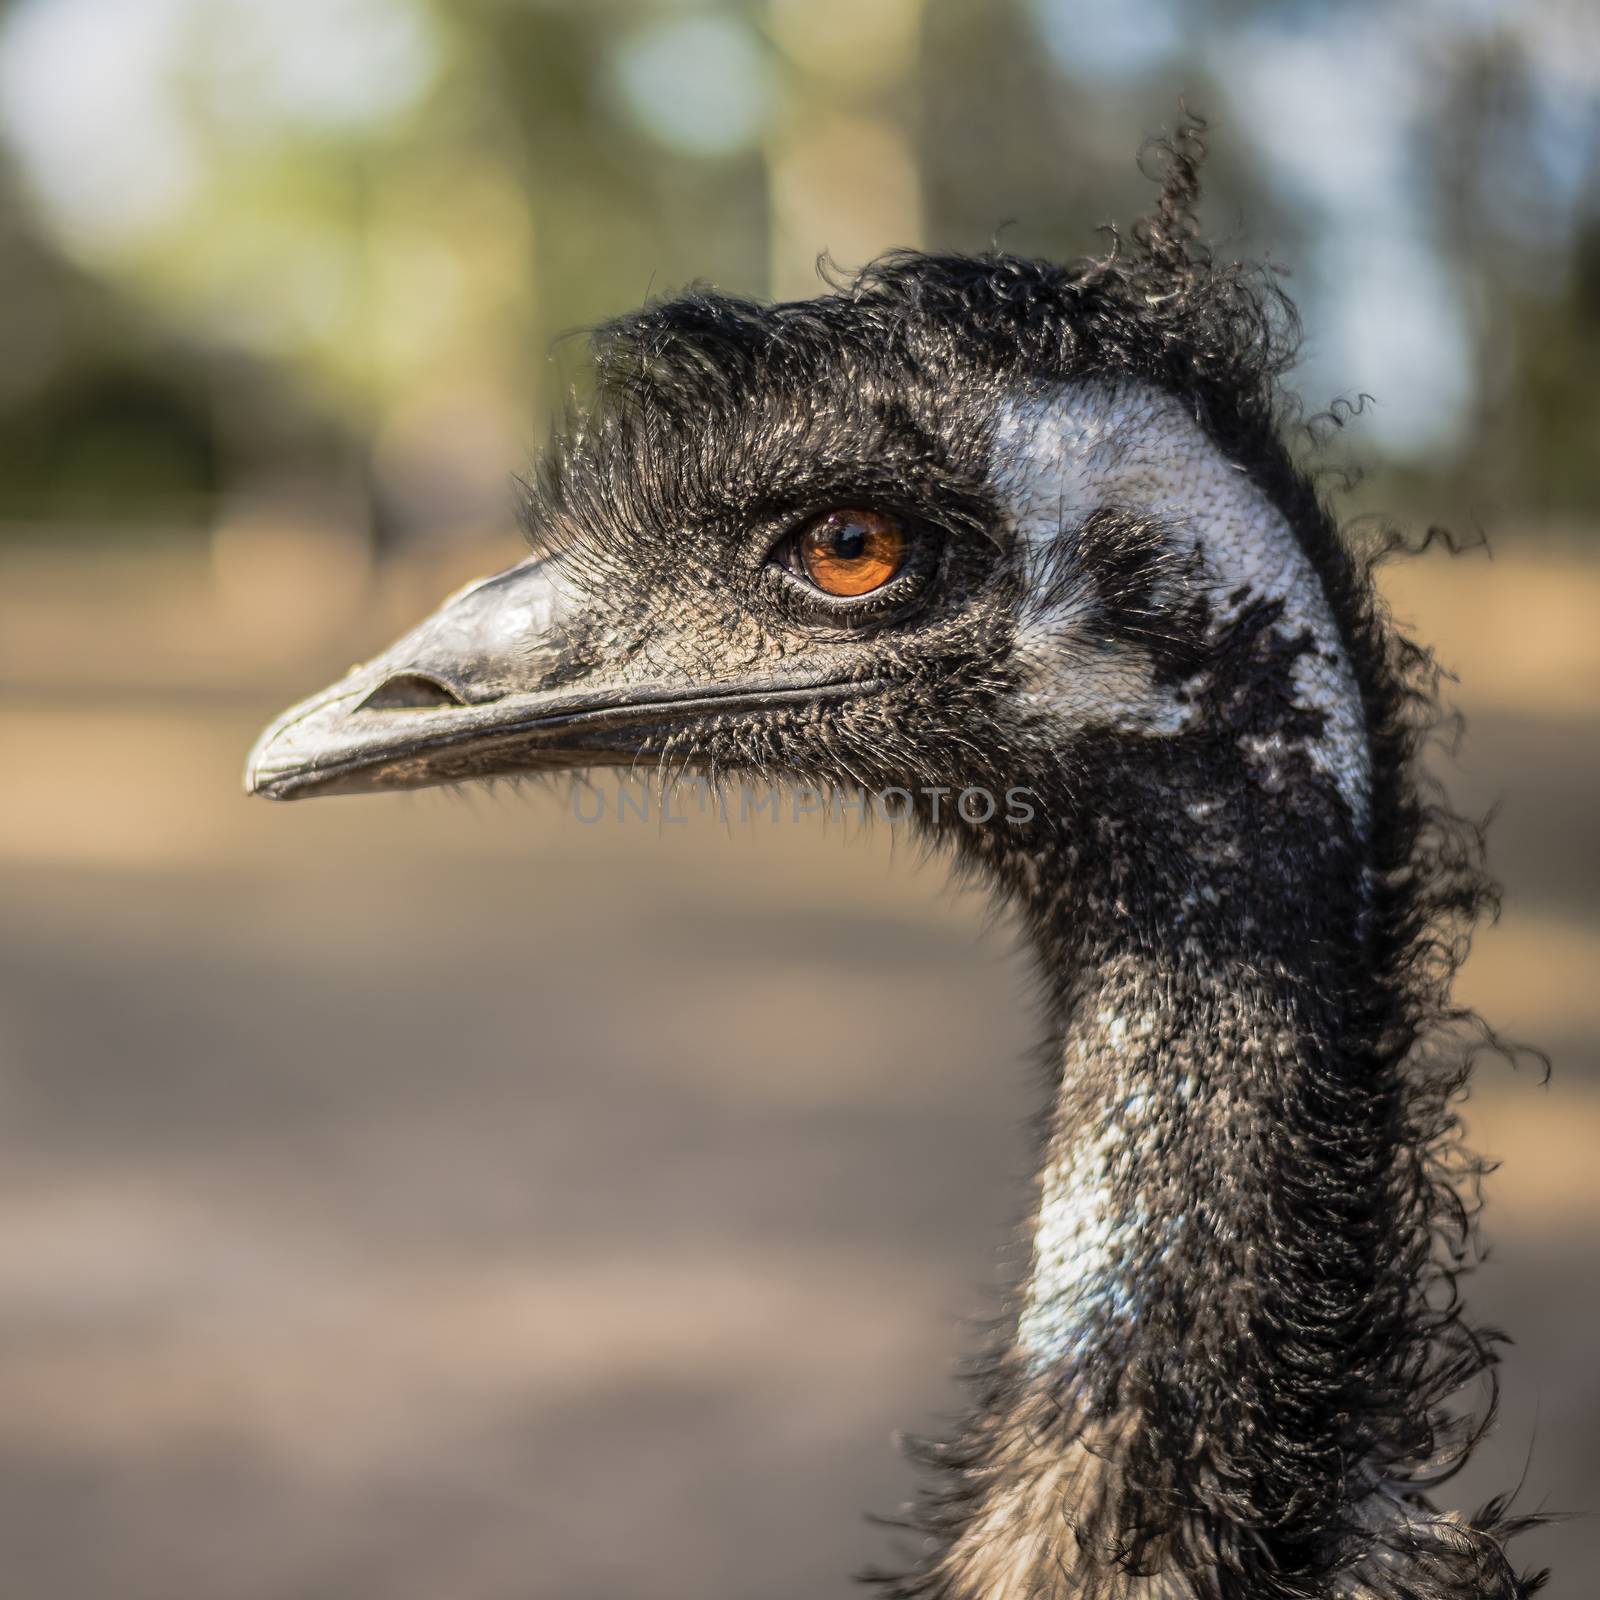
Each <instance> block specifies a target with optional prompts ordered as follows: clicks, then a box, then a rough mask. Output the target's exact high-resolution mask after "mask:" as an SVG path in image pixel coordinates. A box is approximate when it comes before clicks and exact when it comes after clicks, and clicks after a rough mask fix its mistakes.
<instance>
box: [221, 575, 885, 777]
mask: <svg viewBox="0 0 1600 1600" xmlns="http://www.w3.org/2000/svg"><path fill="white" fill-rule="evenodd" d="M564 577H565V575H564V574H563V571H562V567H561V563H560V561H559V559H557V560H528V561H524V562H521V563H520V564H519V565H517V566H514V567H512V568H510V569H509V570H507V571H505V572H502V573H501V574H500V575H499V576H498V577H494V578H489V579H486V580H485V581H484V582H482V583H478V584H474V585H472V586H470V587H469V588H466V589H463V590H462V591H461V592H460V593H459V594H457V595H455V596H454V597H452V598H451V599H450V600H448V601H446V602H445V604H444V605H443V606H441V607H440V608H439V610H438V611H436V612H435V613H434V614H433V615H432V616H431V617H429V618H428V619H427V621H425V622H424V623H422V624H421V625H420V626H419V627H417V628H415V629H413V630H412V631H411V632H410V633H408V634H407V635H406V636H405V637H404V638H403V639H401V640H400V641H399V642H398V643H396V644H394V645H393V646H391V647H390V648H389V649H388V650H386V651H384V653H383V654H382V655H380V656H377V657H375V658H374V659H373V660H371V661H369V662H367V664H366V665H365V666H361V667H357V668H355V669H354V670H353V671H351V672H350V673H349V675H348V676H346V677H345V678H343V679H341V680H340V681H339V682H338V683H335V684H333V685H332V686H331V687H330V688H327V689H324V690H323V691H322V692H321V693H320V694H316V695H313V696H312V697H311V698H310V699H309V700H303V701H301V702H300V704H299V705H297V706H294V707H291V709H290V710H288V711H286V712H285V713H284V714H283V715H282V716H281V717H279V718H278V720H277V721H276V722H274V723H273V724H272V725H271V726H270V727H269V728H268V729H267V730H266V732H265V733H263V734H262V735H261V737H260V739H258V740H257V741H256V746H255V749H254V750H252V751H251V752H250V759H249V762H248V764H247V766H246V768H245V778H244V786H245V789H246V791H247V792H248V793H250V794H260V795H266V796H267V797H268V798H270V799H273V800H298V799H301V798H303V797H308V796H312V795H322V794H359V793H369V792H372V791H375V790H385V789H413V788H423V787H426V786H428V785H430V784H439V783H459V782H464V781H466V780H469V779H472V778H483V777H491V776H494V775H496V774H500V773H511V772H549V771H555V770H559V769H562V768H572V767H586V766H605V765H619V764H626V763H627V762H630V761H632V760H633V759H635V758H636V757H637V756H638V755H639V754H640V752H641V750H642V749H643V748H644V746H645V745H646V743H647V742H648V741H649V740H650V738H651V737H652V736H657V737H658V738H659V737H661V736H664V735H666V734H669V733H671V732H673V731H674V730H679V731H681V730H683V729H687V728H692V727H693V725H694V724H695V722H696V721H697V720H701V719H704V718H707V717H710V716H717V717H726V716H728V715H729V714H730V713H732V714H737V713H740V712H749V711H756V710H766V709H770V708H775V707H778V706H781V705H784V704H792V703H794V702H797V701H801V702H803V701H808V700H814V699H816V698H819V697H821V696H826V695H827V694H828V693H829V692H830V691H833V692H837V691H839V690H847V691H859V690H862V689H865V688H869V687H871V685H867V684H862V683H844V682H839V681H837V680H835V681H833V682H829V681H827V680H825V679H824V678H823V677H822V676H820V675H819V676H817V677H808V676H805V675H801V674H789V675H786V676H785V677H784V678H783V679H778V678H776V677H759V676H745V675H741V676H740V678H739V679H738V680H737V681H733V682H718V681H707V680H705V679H701V680H700V681H693V680H687V679H686V680H684V681H670V682H669V681H666V680H663V679H659V678H641V677H640V676H639V675H638V674H637V672H635V673H633V674H632V675H631V676H629V675H627V667H628V664H627V663H626V662H625V661H618V662H615V663H610V664H607V663H605V662H601V663H599V664H598V665H595V664H593V663H589V664H586V665H585V666H584V667H583V668H576V667H575V664H574V662H573V660H572V655H571V649H570V640H571V639H572V638H573V637H574V629H573V626H572V625H573V624H574V623H575V622H576V623H579V624H581V622H582V620H583V611H584V607H585V602H584V598H583V596H582V594H581V593H579V592H577V591H575V590H574V589H573V587H572V585H571V583H570V579H567V580H566V581H564Z"/></svg>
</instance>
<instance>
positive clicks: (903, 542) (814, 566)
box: [795, 510, 911, 597]
mask: <svg viewBox="0 0 1600 1600" xmlns="http://www.w3.org/2000/svg"><path fill="white" fill-rule="evenodd" d="M795 548H796V554H797V555H798V557H799V561H800V567H801V569H802V571H804V573H805V575H806V576H807V577H808V578H809V579H810V580H811V581H812V582H813V583H814V584H816V586H817V587H818V588H819V589H820V590H822V592H823V593H824V594H832V595H839V596H841V597H848V596H850V595H858V594H870V593H871V592H872V590H874V589H881V588H882V587H883V586H884V584H886V583H887V582H888V581H889V580H890V579H891V578H892V577H893V576H894V575H895V574H896V573H897V572H898V571H899V570H900V569H901V567H903V566H904V565H905V560H906V556H907V555H908V554H909V552H910V549H911V541H910V540H909V539H908V538H906V535H905V530H904V529H903V528H902V527H901V526H900V524H899V523H898V522H896V521H895V520H894V519H893V518H892V517H886V516H884V515H883V514H882V513H881V512H878V511H856V510H841V511H825V512H824V513H823V514H822V515H821V516H820V517H817V518H816V519H815V520H814V521H812V522H809V523H807V524H806V526H805V527H804V528H802V529H801V530H800V537H799V540H798V541H797V543H796V547H795Z"/></svg>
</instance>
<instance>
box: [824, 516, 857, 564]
mask: <svg viewBox="0 0 1600 1600" xmlns="http://www.w3.org/2000/svg"><path fill="white" fill-rule="evenodd" d="M828 542H829V544H831V545H832V546H833V549H832V551H831V552H830V553H831V554H832V556H833V558H834V559H835V560H836V561H859V560H860V559H861V557H862V554H863V552H864V551H865V550H866V548H867V530H866V529H865V528H864V527H862V525H861V524H860V523H859V522H842V523H840V524H839V525H838V526H837V527H836V528H834V530H833V532H832V534H831V536H830V537H829V540H828Z"/></svg>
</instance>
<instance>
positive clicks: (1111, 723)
mask: <svg viewBox="0 0 1600 1600" xmlns="http://www.w3.org/2000/svg"><path fill="white" fill-rule="evenodd" d="M992 459H993V465H992V467H991V471H990V481H991V484H992V486H993V488H994V490H995V492H996V495H997V498H998V499H999V501H1000V503H1001V504H1002V506H1004V507H1005V508H1006V510H1007V512H1008V516H1009V521H1010V523H1011V531H1012V533H1013V535H1014V537H1015V538H1016V539H1017V541H1018V544H1019V546H1020V553H1021V559H1022V563H1023V572H1024V594H1023V597H1022V601H1021V606H1020V611H1019V615H1018V618H1017V634H1016V645H1015V651H1016V658H1017V661H1018V663H1019V666H1020V668H1021V672H1022V677H1023V689H1024V693H1025V694H1026V695H1028V696H1029V698H1030V701H1031V702H1032V703H1034V704H1035V705H1036V706H1038V707H1039V708H1040V709H1041V710H1042V711H1045V712H1047V713H1048V714H1051V715H1054V716H1055V717H1057V718H1059V719H1061V720H1062V721H1063V722H1064V723H1065V724H1066V726H1067V729H1068V731H1075V730H1077V729H1080V728H1088V727H1107V728H1112V729H1115V730H1120V731H1130V732H1135V731H1136V732H1141V733H1147V734H1154V735H1164V734H1173V733H1179V732H1182V731H1184V730H1185V729H1186V728H1189V727H1191V726H1192V725H1193V722H1194V718H1195V715H1196V706H1195V695H1194V693H1193V692H1192V690H1193V688H1194V687H1196V686H1195V685H1193V684H1189V685H1186V683H1185V682H1184V681H1183V680H1184V677H1185V673H1184V670H1183V668H1184V663H1185V656H1184V654H1183V652H1184V649H1185V647H1186V646H1187V647H1188V648H1190V649H1192V647H1193V646H1194V645H1195V644H1204V643H1210V644H1215V643H1216V642H1217V641H1218V640H1220V639H1221V638H1222V637H1223V636H1224V635H1225V634H1226V633H1227V631H1228V630H1229V629H1230V628H1231V627H1233V625H1234V624H1236V623H1237V622H1238V621H1239V619H1240V618H1241V617H1243V616H1245V615H1246V613H1248V612H1250V611H1252V610H1254V609H1256V608H1260V607H1263V606H1267V607H1271V608H1272V610H1273V612H1274V622H1273V626H1274V628H1275V629H1276V631H1277V632H1278V633H1279V634H1280V635H1281V636H1282V637H1283V638H1284V639H1286V640H1296V641H1301V642H1302V645H1303V647H1302V648H1300V649H1298V650H1297V651H1296V652H1295V653H1294V656H1293V660H1292V661H1291V662H1290V663H1289V665H1288V668H1287V674H1288V683H1289V695H1290V700H1291V704H1290V705H1289V707H1288V708H1287V709H1288V710H1289V711H1290V712H1292V713H1293V714H1294V717H1295V720H1296V721H1297V723H1299V724H1300V725H1301V726H1302V727H1303V728H1304V729H1305V730H1306V731H1304V732H1303V733H1302V734H1301V735H1300V737H1299V738H1298V740H1297V742H1298V744H1299V746H1300V748H1301V749H1302V750H1303V751H1304V754H1305V756H1306V758H1307V759H1308V760H1309V761H1310V763H1311V765H1312V766H1313V767H1314V768H1315V769H1316V770H1317V771H1318V772H1320V773H1322V774H1323V775H1325V776H1326V777H1328V778H1329V779H1331V780H1332V782H1333V783H1334V784H1335V785H1336V787H1337V789H1338V792H1339V794H1340V795H1341V797H1342V798H1343V800H1344V802H1345V804H1346V806H1347V808H1348V809H1349V811H1350V814H1351V816H1352V818H1353V819H1354V820H1355V821H1356V823H1357V825H1358V826H1364V825H1365V821H1366V818H1367V814H1368V810H1369V805H1370V800H1369V785H1370V771H1369V764H1370V763H1369V756H1368V751H1367V743H1366V736H1365V730H1364V728H1363V726H1362V718H1361V700H1360V695H1359V693H1358V691H1357V688H1356V683H1355V678H1354V675H1353V673H1352V672H1351V669H1350V663H1349V661H1348V659H1347V657H1346V655H1345V651H1344V647H1343V645H1342V643H1341V641H1340V638H1339V632H1338V627H1337V625H1336V624H1335V622H1334V619H1333V614H1332V612H1331V611H1330V610H1329V608H1328V604H1327V600H1326V597H1325V596H1324V594H1323V592H1322V587H1321V584H1320V582H1319V581H1318V579H1317V575H1316V573H1315V571H1314V570H1313V568H1312V566H1311V562H1310V560H1309V559H1308V558H1307V556H1306V554H1305V552H1304V550H1303V549H1301V547H1300V544H1299V542H1298V541H1297V540H1296V539H1295V536H1294V534H1293V532H1292V530H1291V529H1290V527H1289V525H1288V523H1287V522H1286V521H1285V519H1284V517H1283V516H1282V515H1281V513H1279V512H1278V511H1277V509H1276V508H1275V507H1274V506H1273V505H1272V504H1271V502H1270V501H1268V499H1267V498H1266V496H1265V495H1264V494H1262V493H1261V491H1260V490H1259V489H1258V488H1257V487H1256V486H1255V484H1254V483H1252V482H1251V480H1250V479H1249V478H1248V477H1247V476H1246V474H1245V473H1244V471H1243V470H1242V469H1241V468H1239V467H1238V466H1236V465H1235V464H1234V463H1233V462H1232V461H1230V460H1228V458H1227V457H1226V456H1225V455H1223V453H1222V452H1221V451H1220V450H1219V449H1218V448H1217V446H1216V445H1215V444H1214V443H1213V442H1212V441H1211V439H1210V438H1208V437H1207V435H1206V434H1205V432H1204V431H1203V430H1202V429H1201V428H1200V426H1199V424H1198V423H1196V422H1195V420H1194V419H1193V418H1192V417H1191V416H1189V415H1188V413H1187V412H1186V411H1185V410H1184V408H1183V406H1182V405H1181V403H1180V402H1179V401H1178V400H1177V399H1176V398H1175V397H1173V396H1171V395H1168V394H1166V393H1163V392H1161V391H1158V390H1155V389H1153V388H1150V387H1148V386H1143V385H1137V384H1129V383H1112V382H1107V381H1103V380H1078V381H1073V382H1069V383H1062V384H1057V385H1052V386H1050V387H1049V388H1046V389H1043V390H1036V391H1034V392H1033V393H1030V394H1027V395H1024V396H1020V397H1014V398H1011V399H1008V400H1006V401H1005V402H1003V404H1002V405H1001V408H1000V413H999V416H998V418H997V420H996V426H995V432H994V445H993V458H992ZM1158 546H1159V549H1158V548H1157V547H1158ZM1197 628H1200V629H1203V630H1204V636H1203V638H1200V637H1197V636H1196V632H1195V630H1196V629H1197ZM1174 652H1176V654H1174ZM1197 659H1198V658H1195V662H1196V664H1197ZM1241 750H1242V753H1243V754H1244V755H1245V757H1246V759H1247V760H1248V761H1251V762H1252V763H1253V766H1254V767H1256V768H1260V769H1261V770H1262V771H1263V772H1264V773H1266V775H1267V776H1269V777H1270V776H1271V769H1275V767H1276V758H1277V755H1278V752H1277V751H1273V752H1271V753H1270V755H1271V759H1270V760H1269V759H1267V753H1265V752H1261V751H1258V750H1255V749H1254V748H1244V747H1243V746H1241ZM1263 762H1265V766H1263Z"/></svg>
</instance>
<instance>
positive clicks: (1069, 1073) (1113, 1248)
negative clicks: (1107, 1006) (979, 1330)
mask: <svg viewBox="0 0 1600 1600" xmlns="http://www.w3.org/2000/svg"><path fill="white" fill-rule="evenodd" d="M1155 1024H1156V1019H1155V1017H1154V1016H1153V1015H1152V1014H1150V1013H1148V1012H1145V1013H1141V1014H1139V1015H1136V1016H1134V1017H1132V1018H1126V1017H1123V1016H1121V1015H1118V1014H1117V1013H1116V1012H1114V1011H1112V1010H1104V1011H1101V1012H1100V1013H1099V1014H1098V1015H1097V1016H1096V1017H1095V1019H1094V1024H1093V1026H1092V1027H1091V1028H1088V1029H1081V1030H1077V1031H1075V1032H1073V1033H1071V1034H1069V1035H1068V1038H1067V1056H1066V1062H1065V1066H1064V1071H1063V1084H1064V1085H1072V1084H1074V1083H1077V1082H1082V1081H1085V1080H1091V1079H1094V1078H1096V1077H1098V1076H1100V1075H1102V1074H1104V1075H1106V1077H1107V1083H1106V1089H1105V1099H1104V1100H1103V1101H1102V1102H1100V1103H1099V1104H1096V1105H1094V1106H1093V1107H1079V1108H1077V1110H1078V1117H1077V1125H1076V1126H1067V1127H1062V1128H1059V1129H1058V1130H1057V1132H1056V1136H1055V1139H1054V1141H1053V1145H1052V1152H1051V1156H1050V1158H1049V1161H1048V1164H1047V1165H1046V1167H1045V1171H1044V1177H1043V1179H1042V1181H1041V1187H1040V1194H1039V1218H1038V1223H1037V1226H1036V1228H1035V1230H1034V1239H1033V1272H1032V1275H1031V1276H1030V1277H1029V1279H1028V1290H1027V1297H1026V1300H1025V1301H1024V1303H1023V1307H1022V1312H1021V1315H1020V1317H1019V1318H1018V1322H1017V1343H1018V1345H1019V1346H1020V1348H1021V1349H1022V1350H1023V1351H1024V1352H1025V1353H1026V1354H1027V1356H1028V1357H1029V1359H1030V1361H1031V1362H1032V1363H1033V1364H1034V1365H1035V1366H1036V1367H1039V1368H1044V1367H1050V1366H1054V1365H1055V1364H1057V1363H1059V1362H1061V1361H1063V1360H1071V1359H1072V1358H1073V1357H1075V1356H1081V1355H1083V1354H1086V1353H1087V1346H1088V1342H1089V1341H1090V1340H1091V1339H1092V1338H1093V1337H1094V1336H1095V1335H1096V1334H1101V1335H1103V1334H1105V1333H1108V1332H1110V1331H1112V1330H1113V1329H1115V1328H1117V1327H1119V1326H1126V1325H1127V1324H1128V1323H1130V1322H1131V1321H1132V1320H1133V1319H1134V1318H1135V1317H1136V1316H1137V1313H1138V1300H1137V1292H1136V1282H1137V1274H1138V1271H1139V1267H1140V1262H1139V1260H1138V1258H1137V1253H1138V1251H1139V1249H1140V1247H1141V1245H1142V1242H1143V1241H1144V1239H1145V1238H1146V1236H1147V1233H1148V1231H1149V1230H1148V1225H1149V1223H1150V1220H1151V1219H1150V1217H1149V1215H1148V1214H1147V1212H1146V1210H1145V1208H1144V1207H1143V1206H1142V1205H1141V1204H1140V1203H1139V1200H1138V1198H1137V1196H1138V1194H1139V1192H1140V1188H1139V1184H1138V1181H1137V1176H1138V1172H1137V1169H1138V1165H1139V1162H1140V1160H1141V1155H1140V1152H1141V1148H1142V1146H1143V1143H1144V1136H1145V1133H1146V1126H1145V1125H1146V1122H1147V1120H1148V1118H1147V1111H1148V1108H1147V1106H1146V1104H1145V1094H1146V1091H1145V1090H1144V1089H1143V1088H1142V1087H1135V1086H1134V1085H1133V1083H1132V1081H1131V1079H1130V1077H1129V1076H1128V1075H1127V1074H1126V1073H1124V1072H1122V1071H1119V1070H1117V1066H1118V1058H1119V1057H1122V1056H1123V1055H1124V1054H1125V1053H1127V1054H1130V1055H1132V1056H1138V1055H1141V1054H1143V1052H1144V1051H1145V1050H1146V1049H1147V1048H1148V1041H1149V1039H1150V1037H1151V1036H1152V1034H1153V1033H1154V1032H1155Z"/></svg>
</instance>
